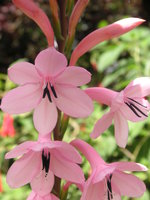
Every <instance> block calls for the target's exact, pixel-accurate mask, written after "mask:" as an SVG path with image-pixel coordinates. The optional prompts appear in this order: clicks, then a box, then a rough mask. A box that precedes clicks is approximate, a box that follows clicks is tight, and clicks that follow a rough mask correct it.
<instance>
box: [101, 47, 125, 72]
mask: <svg viewBox="0 0 150 200" xmlns="http://www.w3.org/2000/svg"><path fill="white" fill-rule="evenodd" d="M124 48H125V46H124V45H122V44H121V45H119V46H116V45H115V46H114V45H113V46H111V48H110V50H107V51H106V52H104V53H103V54H101V55H100V57H99V59H98V71H99V72H102V71H104V70H105V69H107V68H108V67H110V66H111V65H112V64H114V63H115V61H116V60H117V59H118V58H119V56H120V55H121V53H122V52H123V51H124Z"/></svg>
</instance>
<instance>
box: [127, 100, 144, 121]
mask: <svg viewBox="0 0 150 200" xmlns="http://www.w3.org/2000/svg"><path fill="white" fill-rule="evenodd" d="M125 104H126V105H127V106H128V107H129V108H130V109H131V110H132V111H133V112H134V114H135V115H136V116H137V117H140V118H141V116H140V115H139V114H138V113H137V112H136V110H135V109H134V108H133V107H132V105H131V104H130V103H127V102H125Z"/></svg>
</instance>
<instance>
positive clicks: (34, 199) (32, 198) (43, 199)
mask: <svg viewBox="0 0 150 200" xmlns="http://www.w3.org/2000/svg"><path fill="white" fill-rule="evenodd" d="M27 200H59V198H58V197H56V196H55V195H54V194H47V195H45V196H40V195H38V194H36V193H35V192H34V191H32V192H31V194H30V195H29V197H28V198H27Z"/></svg>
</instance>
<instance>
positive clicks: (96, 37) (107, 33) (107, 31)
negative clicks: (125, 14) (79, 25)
mask: <svg viewBox="0 0 150 200" xmlns="http://www.w3.org/2000/svg"><path fill="white" fill-rule="evenodd" d="M143 22H144V20H142V19H138V18H126V19H122V20H119V21H117V22H115V23H113V24H110V25H108V26H106V27H104V28H100V29H98V30H96V31H93V32H92V33H90V34H89V35H87V36H86V37H85V38H84V39H83V40H81V42H80V43H79V44H78V45H77V47H76V48H75V49H74V51H73V53H72V55H71V59H70V65H75V63H76V62H77V60H78V59H79V58H80V57H81V56H82V55H83V54H84V53H86V52H87V51H89V50H90V49H91V48H92V47H94V46H95V45H97V44H99V43H100V42H103V41H105V40H110V39H112V38H115V37H119V36H120V35H123V34H124V33H127V32H129V31H130V30H132V29H134V28H135V27H136V26H139V25H140V24H141V23H143Z"/></svg>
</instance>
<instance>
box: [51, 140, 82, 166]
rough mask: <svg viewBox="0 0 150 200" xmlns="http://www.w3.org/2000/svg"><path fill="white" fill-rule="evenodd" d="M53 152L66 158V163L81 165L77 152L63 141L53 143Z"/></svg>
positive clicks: (80, 158)
mask: <svg viewBox="0 0 150 200" xmlns="http://www.w3.org/2000/svg"><path fill="white" fill-rule="evenodd" d="M53 143H54V150H53V151H55V152H57V154H59V155H61V156H62V157H64V158H66V159H67V160H68V161H72V162H75V163H82V157H81V156H80V154H79V153H78V152H77V150H76V149H75V148H74V147H73V146H72V145H71V144H68V143H66V142H63V141H54V142H53Z"/></svg>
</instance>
